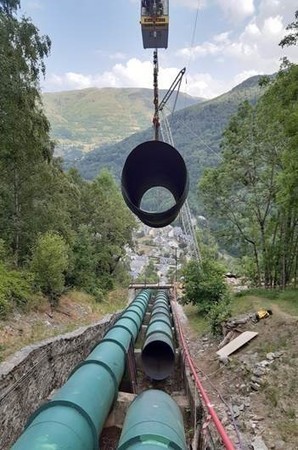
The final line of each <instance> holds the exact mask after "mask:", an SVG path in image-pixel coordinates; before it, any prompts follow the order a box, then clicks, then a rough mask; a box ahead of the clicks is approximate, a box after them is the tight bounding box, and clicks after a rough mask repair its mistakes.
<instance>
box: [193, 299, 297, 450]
mask: <svg viewBox="0 0 298 450" xmlns="http://www.w3.org/2000/svg"><path fill="white" fill-rule="evenodd" d="M272 310H273V315H272V316H270V317H269V318H267V319H262V320H260V321H259V322H257V323H253V321H249V322H248V323H246V324H243V325H240V326H238V327H237V328H238V329H239V331H246V330H249V331H256V332H258V336H257V337H256V338H254V339H253V340H252V341H250V342H249V343H248V344H246V345H245V346H244V347H242V348H241V349H239V350H238V351H237V352H235V353H233V354H231V355H230V357H229V358H228V360H227V361H225V362H224V363H222V362H220V361H219V358H218V356H217V355H216V351H217V350H218V344H219V342H220V340H219V339H215V338H213V337H212V336H210V335H208V334H205V335H204V336H201V337H199V338H198V337H197V336H196V335H195V333H194V332H193V331H191V329H190V328H189V326H188V325H187V324H184V330H185V332H186V334H187V336H188V343H189V348H190V351H191V353H192V356H193V357H194V359H195V362H196V365H197V368H198V370H199V372H198V373H199V374H200V376H201V379H202V383H203V385H204V388H205V389H206V391H207V392H208V394H209V397H210V399H211V401H212V403H213V404H214V407H215V409H216V411H217V413H218V415H219V417H220V419H221V420H222V422H223V424H224V425H225V427H226V428H227V430H228V433H229V435H230V437H231V439H232V440H233V442H234V443H235V444H236V445H235V446H236V448H239V449H242V450H246V449H253V448H254V449H258V450H259V449H260V450H265V449H266V448H267V449H275V450H285V449H286V450H297V448H298V377H297V373H298V335H297V325H298V317H295V316H294V317H293V316H291V315H289V314H287V313H285V312H283V311H281V310H280V309H279V308H278V306H277V305H273V307H272Z"/></svg>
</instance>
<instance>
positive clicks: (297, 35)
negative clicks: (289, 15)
mask: <svg viewBox="0 0 298 450" xmlns="http://www.w3.org/2000/svg"><path fill="white" fill-rule="evenodd" d="M295 19H296V20H295V22H292V23H290V24H289V25H288V26H287V28H286V30H291V31H292V33H289V34H287V35H286V36H285V37H284V38H283V39H282V40H281V41H280V43H279V45H280V46H281V47H285V46H286V47H289V46H291V45H296V44H297V41H298V10H297V11H296V12H295Z"/></svg>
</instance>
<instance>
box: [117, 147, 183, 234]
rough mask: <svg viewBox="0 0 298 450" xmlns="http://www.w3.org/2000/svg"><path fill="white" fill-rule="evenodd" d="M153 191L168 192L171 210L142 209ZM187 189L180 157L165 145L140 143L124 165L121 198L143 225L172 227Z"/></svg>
mask: <svg viewBox="0 0 298 450" xmlns="http://www.w3.org/2000/svg"><path fill="white" fill-rule="evenodd" d="M153 187H163V188H166V189H168V190H169V191H170V193H171V194H172V195H173V197H174V199H175V204H174V206H172V207H171V208H169V209H168V210H166V211H161V212H148V211H144V210H143V209H141V208H140V205H141V201H142V198H143V196H144V194H145V193H146V192H147V191H148V190H149V189H151V188H153ZM188 187H189V180H188V173H187V168H186V165H185V162H184V160H183V158H182V156H181V155H180V153H179V152H178V151H177V150H176V149H175V148H174V147H172V146H171V145H169V144H167V143H165V142H161V141H147V142H143V143H142V144H140V145H138V146H137V147H135V148H134V149H133V150H132V151H131V153H130V154H129V155H128V157H127V159H126V161H125V164H124V167H123V170H122V177H121V189H122V195H123V198H124V201H125V203H126V204H127V206H128V207H129V209H130V210H131V211H132V212H133V213H134V214H135V215H136V216H137V217H138V218H139V219H140V220H141V221H142V222H143V223H144V224H145V225H148V226H150V227H153V228H162V227H165V226H167V225H169V224H170V223H172V222H173V221H174V220H175V219H176V217H177V216H178V214H179V211H180V209H181V207H182V205H183V203H184V202H185V200H186V198H187V194H188Z"/></svg>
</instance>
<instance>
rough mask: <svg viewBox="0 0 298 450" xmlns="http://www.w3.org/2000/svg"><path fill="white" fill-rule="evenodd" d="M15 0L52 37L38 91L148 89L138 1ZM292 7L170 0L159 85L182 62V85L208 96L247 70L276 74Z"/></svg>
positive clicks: (261, 0)
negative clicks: (45, 67) (88, 88)
mask: <svg viewBox="0 0 298 450" xmlns="http://www.w3.org/2000/svg"><path fill="white" fill-rule="evenodd" d="M21 6H22V12H23V13H24V14H25V15H26V16H29V17H31V18H32V20H33V22H34V24H35V25H36V26H37V27H38V28H39V30H40V33H41V34H48V35H49V36H50V38H51V40H52V51H51V56H50V57H49V58H47V60H46V66H47V75H46V79H45V80H42V81H41V86H42V89H43V91H46V92H48V91H62V90H69V89H82V88H86V87H91V86H97V87H147V88H151V87H152V50H150V49H147V50H144V49H143V45H142V38H141V29H140V24H139V19H140V18H139V15H140V1H139V0H83V1H82V0H21ZM297 6H298V5H297V0H170V31H169V46H168V49H166V50H164V49H162V50H160V51H159V69H160V70H159V80H160V85H159V86H160V88H163V89H167V88H169V86H170V85H171V83H172V81H173V80H174V78H175V77H176V75H177V74H178V72H179V71H180V70H181V69H182V68H183V67H185V66H186V69H187V72H186V74H187V75H186V77H185V80H184V84H183V87H182V90H183V91H184V92H187V93H188V94H190V95H194V96H198V97H205V98H212V97H215V96H217V95H219V94H221V93H223V92H226V91H228V90H230V89H231V88H232V87H234V86H235V85H237V84H239V83H240V82H241V81H243V80H245V79H246V78H248V77H249V76H252V75H256V74H263V73H273V72H275V71H276V70H278V68H279V65H280V62H279V59H280V58H281V57H282V56H283V55H284V54H286V55H287V56H288V57H289V58H290V59H291V60H292V61H293V62H296V63H297V62H298V51H297V47H296V48H292V49H285V50H284V51H282V49H281V48H280V47H279V46H278V43H279V42H280V40H281V38H282V37H283V36H284V35H285V27H286V25H287V24H288V23H290V22H292V21H293V20H294V12H295V10H296V9H297ZM196 18H197V20H196ZM195 24H196V26H195Z"/></svg>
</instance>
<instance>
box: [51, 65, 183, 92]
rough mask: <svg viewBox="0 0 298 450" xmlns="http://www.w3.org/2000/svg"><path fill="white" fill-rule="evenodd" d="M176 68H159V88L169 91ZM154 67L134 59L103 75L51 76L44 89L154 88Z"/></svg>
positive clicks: (75, 74) (115, 66)
mask: <svg viewBox="0 0 298 450" xmlns="http://www.w3.org/2000/svg"><path fill="white" fill-rule="evenodd" d="M178 72H179V69H177V68H176V67H168V68H163V67H160V68H159V87H160V88H161V89H168V87H169V86H170V85H171V84H172V82H173V80H174V79H175V77H176V76H177V73H178ZM152 84H153V66H152V63H151V62H150V61H140V60H139V59H136V58H132V59H130V60H128V61H127V63H126V64H120V63H118V64H115V65H114V66H113V67H112V69H111V70H110V71H105V72H103V73H101V74H95V75H91V74H82V73H75V72H67V73H65V74H62V75H58V74H51V75H49V76H48V77H47V78H46V83H44V89H43V90H47V91H53V90H68V89H84V88H88V87H93V86H95V87H99V88H101V87H145V88H152Z"/></svg>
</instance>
